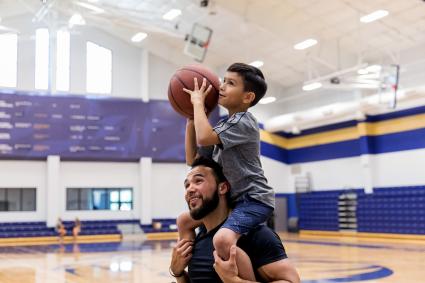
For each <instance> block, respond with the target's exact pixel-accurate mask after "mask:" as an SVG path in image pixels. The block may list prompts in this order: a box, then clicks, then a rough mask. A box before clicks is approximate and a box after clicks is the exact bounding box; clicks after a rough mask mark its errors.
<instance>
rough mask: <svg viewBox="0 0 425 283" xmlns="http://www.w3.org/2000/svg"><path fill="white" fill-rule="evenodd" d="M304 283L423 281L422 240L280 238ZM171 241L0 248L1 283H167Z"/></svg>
mask: <svg viewBox="0 0 425 283" xmlns="http://www.w3.org/2000/svg"><path fill="white" fill-rule="evenodd" d="M281 237H282V239H283V242H284V245H285V247H286V249H287V253H288V254H289V256H290V258H291V259H292V261H293V262H294V264H295V266H296V267H297V269H298V271H299V273H300V275H301V277H302V282H304V283H325V282H326V283H328V282H370V283H377V282H379V283H381V282H382V283H384V282H385V283H392V282H397V283H400V282H401V283H422V282H425V279H424V278H425V265H424V262H425V241H424V240H416V241H413V240H394V239H386V240H379V239H370V238H369V239H367V238H361V239H360V238H341V237H326V236H314V235H302V236H299V235H293V234H291V235H286V234H282V235H281ZM174 243H175V240H148V241H144V242H143V241H134V240H132V241H122V242H111V243H80V244H72V243H69V244H65V245H58V244H53V245H31V246H3V247H0V282H7V283H33V282H36V283H65V282H67V283H74V282H75V283H77V282H78V283H82V282H99V283H109V282H139V283H142V282H143V283H145V282H146V283H156V282H158V283H159V282H161V283H163V282H172V281H173V278H172V277H170V276H169V275H168V266H169V262H170V252H171V247H172V246H173V245H174Z"/></svg>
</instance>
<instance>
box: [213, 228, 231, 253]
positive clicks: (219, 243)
mask: <svg viewBox="0 0 425 283" xmlns="http://www.w3.org/2000/svg"><path fill="white" fill-rule="evenodd" d="M236 242H237V236H236V233H234V232H233V231H230V230H229V231H227V230H222V229H220V230H218V232H217V233H216V234H215V235H214V238H213V245H214V248H215V249H216V250H217V253H218V254H219V255H220V256H221V257H223V256H224V255H227V256H225V257H226V258H225V259H227V257H228V255H229V253H230V247H231V246H232V245H234V244H236Z"/></svg>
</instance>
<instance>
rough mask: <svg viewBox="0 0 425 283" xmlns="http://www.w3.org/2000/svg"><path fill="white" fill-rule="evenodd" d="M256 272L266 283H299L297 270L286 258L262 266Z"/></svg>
mask: <svg viewBox="0 0 425 283" xmlns="http://www.w3.org/2000/svg"><path fill="white" fill-rule="evenodd" d="M257 272H258V274H259V275H260V276H261V278H263V279H264V280H266V282H276V283H277V282H279V283H284V282H285V283H286V282H289V283H300V282H301V279H300V276H299V275H298V272H297V270H296V269H295V267H294V266H293V265H292V264H291V261H290V260H289V259H288V258H285V259H281V260H278V261H275V262H272V263H269V264H266V265H263V266H261V267H260V268H258V269H257Z"/></svg>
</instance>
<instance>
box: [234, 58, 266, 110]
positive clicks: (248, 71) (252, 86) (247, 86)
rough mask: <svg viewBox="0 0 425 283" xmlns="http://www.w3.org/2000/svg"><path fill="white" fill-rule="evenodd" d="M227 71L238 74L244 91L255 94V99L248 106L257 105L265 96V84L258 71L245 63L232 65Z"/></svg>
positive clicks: (261, 73)
mask: <svg viewBox="0 0 425 283" xmlns="http://www.w3.org/2000/svg"><path fill="white" fill-rule="evenodd" d="M227 71H228V72H233V73H238V74H239V75H240V76H241V77H242V80H243V84H244V91H252V92H253V93H255V98H254V100H253V101H252V102H251V105H250V106H254V105H255V104H257V103H258V101H260V99H261V98H263V97H264V95H265V94H266V91H267V83H266V81H265V79H264V75H263V72H261V70H260V69H258V68H256V67H254V66H251V65H248V64H245V63H233V64H232V65H230V66H229V68H227Z"/></svg>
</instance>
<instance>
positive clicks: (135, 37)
mask: <svg viewBox="0 0 425 283" xmlns="http://www.w3.org/2000/svg"><path fill="white" fill-rule="evenodd" d="M147 36H148V34H147V33H144V32H138V33H136V34H135V35H133V37H132V38H131V41H133V42H141V41H142V40H143V39H145V38H146V37H147Z"/></svg>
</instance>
